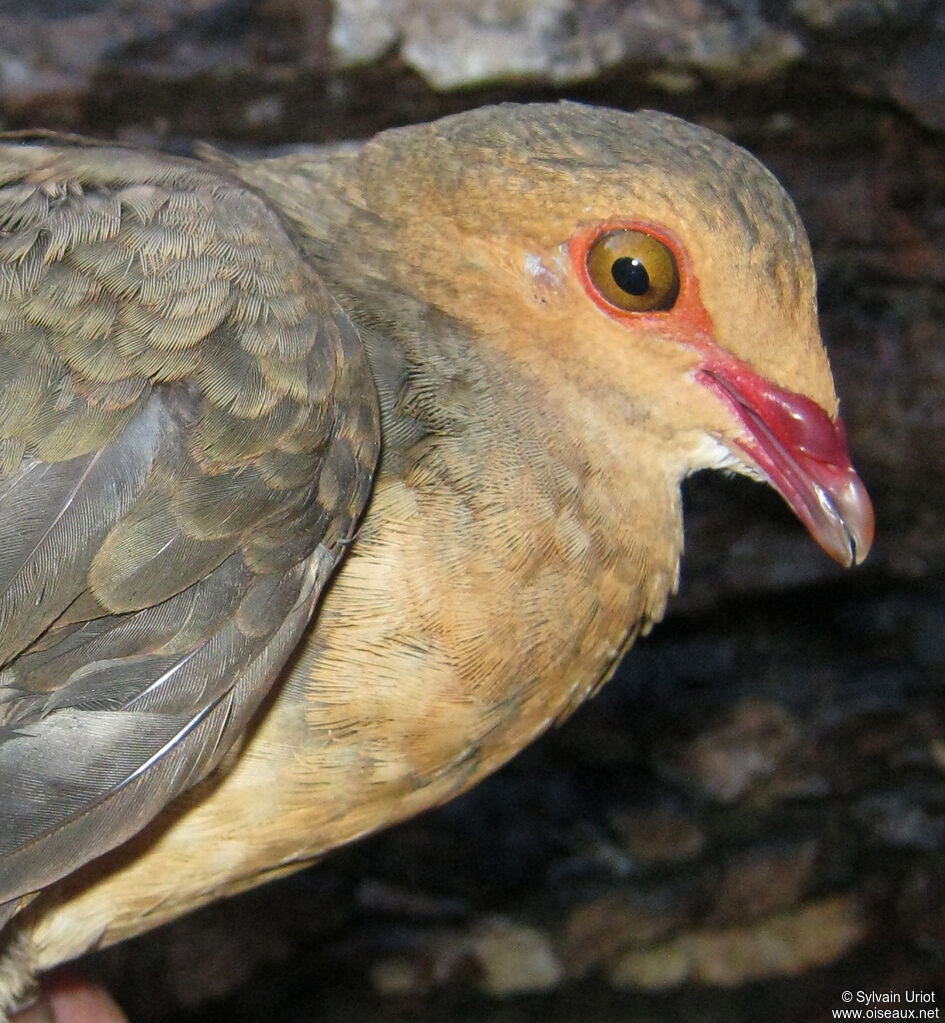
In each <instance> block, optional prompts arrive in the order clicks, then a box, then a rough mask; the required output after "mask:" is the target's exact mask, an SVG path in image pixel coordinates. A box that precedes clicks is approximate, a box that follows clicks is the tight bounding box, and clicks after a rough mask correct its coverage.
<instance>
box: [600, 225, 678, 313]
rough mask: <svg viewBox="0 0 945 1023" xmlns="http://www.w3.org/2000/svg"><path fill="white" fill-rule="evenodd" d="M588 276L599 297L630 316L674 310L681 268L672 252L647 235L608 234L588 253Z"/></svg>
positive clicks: (623, 231)
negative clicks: (631, 314) (632, 314)
mask: <svg viewBox="0 0 945 1023" xmlns="http://www.w3.org/2000/svg"><path fill="white" fill-rule="evenodd" d="M587 273H588V276H589V277H590V279H591V282H592V283H593V285H594V287H595V288H597V291H598V293H599V294H600V296H601V297H602V298H603V299H604V300H605V301H606V302H609V303H610V305H612V306H616V307H617V308H618V309H623V310H625V311H626V312H630V313H652V312H658V311H661V310H666V309H672V307H673V304H674V303H675V301H676V299H677V297H678V296H679V268H678V267H677V266H676V257H675V256H674V255H673V253H672V251H671V250H670V249H669V248H668V247H667V246H666V245H664V244H663V243H662V242H661V241H660V240H659V239H658V238H654V237H653V235H651V234H646V233H645V232H644V231H629V230H619V231H608V232H607V234H602V235H601V236H600V238H598V239H597V241H596V242H594V244H593V245H592V246H591V247H590V249H589V250H588V253H587Z"/></svg>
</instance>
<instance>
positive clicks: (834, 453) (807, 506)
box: [696, 356, 874, 566]
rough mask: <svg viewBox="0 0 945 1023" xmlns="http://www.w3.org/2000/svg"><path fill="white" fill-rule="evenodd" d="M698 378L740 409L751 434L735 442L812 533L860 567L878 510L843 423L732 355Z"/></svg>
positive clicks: (708, 364)
mask: <svg viewBox="0 0 945 1023" xmlns="http://www.w3.org/2000/svg"><path fill="white" fill-rule="evenodd" d="M696 377H697V379H698V380H699V381H700V382H701V383H702V384H703V385H704V386H705V387H708V388H709V390H711V391H713V392H714V393H715V394H716V395H718V396H719V397H720V398H721V399H722V400H723V401H724V402H725V403H726V404H727V405H728V407H729V408H730V409H731V411H732V412H734V414H735V415H736V417H737V418H738V420H739V422H740V423H741V424H742V426H743V427H744V430H745V432H744V434H743V435H742V436H740V437H738V438H736V439H735V444H736V445H737V446H738V447H739V448H740V449H741V451H742V452H743V453H744V454H745V455H746V456H747V458H748V461H749V462H751V463H752V464H753V465H754V466H755V467H756V468H757V469H758V470H759V472H761V474H762V475H763V476H764V477H765V478H766V479H767V480H768V481H769V482H770V483H771V485H772V486H773V487H774V488H775V490H777V491H778V493H779V494H781V496H782V497H783V498H784V499H785V501H787V503H788V504H789V505H790V506H791V508H793V509H794V512H795V514H796V515H797V517H798V518H799V519H800V520H801V521H802V522H803V523H804V525H805V526H807V528H808V530H809V531H810V534H811V536H813V538H814V539H815V540H816V541H817V542H818V543H819V544H820V546H821V547H823V549H824V550H825V551H826V552H827V553H828V554H829V555H830V556H831V557H833V558H835V559H836V560H837V561H839V562H840V564H841V565H845V566H850V565H853V564H859V563H860V562H861V561H862V560H863V559H864V558H865V557H866V555H867V553H868V552H869V549H870V546H871V545H872V543H873V530H874V518H873V505H872V502H871V501H870V498H869V494H867V492H866V487H864V486H863V483H862V481H861V480H860V477H859V476H858V475H857V474H856V470H855V469H854V468H853V465H852V463H851V461H850V454H849V452H848V450H847V440H846V431H845V430H844V427H843V422H842V421H841V420H840V418H839V417H838V418H837V419H831V418H830V416H829V415H828V414H827V413H826V412H825V411H824V410H823V409H822V408H821V407H820V406H819V405H817V404H816V403H815V402H813V401H811V400H810V399H809V398H805V397H804V396H803V395H801V394H795V393H793V392H792V391H786V390H784V389H783V388H780V387H778V386H777V385H775V384H773V383H772V382H771V381H770V380H765V379H764V378H763V377H760V376H759V375H758V374H757V373H755V372H753V371H752V370H751V369H750V368H749V367H748V366H747V365H745V364H744V363H743V362H741V361H740V360H738V359H734V358H732V357H730V356H729V357H728V358H726V359H725V360H724V363H722V362H717V361H716V360H711V361H707V362H705V363H703V365H702V366H701V367H700V368H699V369H698V370H697V371H696Z"/></svg>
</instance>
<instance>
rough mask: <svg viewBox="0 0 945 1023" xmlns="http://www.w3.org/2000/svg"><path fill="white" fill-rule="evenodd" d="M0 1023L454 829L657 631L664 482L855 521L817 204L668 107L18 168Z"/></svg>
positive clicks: (675, 558) (8, 189) (672, 507)
mask: <svg viewBox="0 0 945 1023" xmlns="http://www.w3.org/2000/svg"><path fill="white" fill-rule="evenodd" d="M0 364H2V373H0V621H2V626H3V627H2V630H0V647H2V655H3V662H2V663H3V668H2V673H0V905H2V910H0V919H2V920H3V921H4V927H3V930H2V932H0V1012H3V1011H7V1012H8V1011H10V1009H11V1008H12V1007H13V1006H14V1005H15V1004H16V1002H17V1000H18V999H20V998H22V997H24V995H25V994H26V993H28V991H29V989H30V986H31V984H32V983H33V982H34V980H35V978H36V977H37V975H39V974H40V973H42V971H44V970H47V969H49V968H51V967H52V966H54V965H56V964H57V963H60V962H63V961H65V960H68V959H71V958H74V957H76V956H79V955H81V954H83V953H84V952H86V951H88V950H90V949H93V948H98V947H103V946H105V945H108V944H111V943H113V942H116V941H120V940H122V939H124V938H127V937H130V936H132V935H134V934H136V933H139V932H141V931H143V930H146V929H148V928H151V927H154V926H157V925H158V924H161V923H163V922H165V921H167V920H170V919H173V918H174V917H176V916H178V915H180V914H182V913H185V912H187V911H188V910H190V909H192V908H194V907H196V906H199V905H202V904H204V903H206V902H209V901H211V900H213V899H216V898H219V897H222V896H224V895H228V894H232V893H234V892H237V891H239V890H242V889H245V888H247V887H250V886H252V885H256V884H259V883H261V882H263V881H265V880H267V879H270V878H273V877H276V876H278V875H280V874H284V873H287V872H289V871H293V870H296V869H299V868H300V867H302V866H304V865H306V864H309V863H311V862H313V861H314V860H316V859H318V858H319V857H321V856H323V855H324V854H325V853H327V852H328V851H330V850H331V849H334V848H337V847H339V846H341V845H343V844H345V843H349V842H352V841H354V840H356V839H357V838H359V837H361V836H363V835H366V834H369V833H371V832H373V831H376V830H378V829H379V828H383V827H385V826H388V825H390V824H392V823H394V822H396V821H399V820H402V819H404V818H406V817H408V816H411V815H413V814H416V813H418V812H420V811H422V810H424V809H426V808H429V807H431V806H435V805H438V804H441V803H443V802H444V801H446V800H448V799H451V798H452V797H454V796H456V795H457V794H458V793H460V792H462V791H464V790H465V789H467V788H469V787H470V786H471V785H473V784H475V783H476V782H477V781H479V780H480V779H482V778H483V777H484V776H485V775H487V774H489V773H490V772H492V771H494V770H496V769H497V768H498V767H499V766H500V765H501V764H503V763H504V762H505V761H507V760H508V759H509V758H510V757H512V756H513V755H514V754H515V753H516V752H518V751H519V750H520V749H521V748H522V747H523V746H525V745H526V744H527V743H529V742H530V741H532V740H533V739H534V738H535V737H536V736H538V735H539V734H541V733H542V732H543V731H544V730H546V729H547V728H548V727H549V726H550V725H552V724H553V723H555V722H558V721H561V720H562V719H563V718H565V717H566V716H567V715H568V714H569V713H571V712H572V711H573V710H574V709H575V708H576V707H577V706H578V705H579V704H580V703H581V701H582V700H584V699H585V698H587V697H588V696H589V695H591V694H592V693H593V692H595V691H596V690H597V689H598V688H599V687H600V686H601V685H602V684H603V683H604V682H606V681H607V679H608V678H609V677H610V676H611V675H612V673H613V672H614V670H615V669H616V667H617V665H618V664H619V662H620V660H621V658H622V657H623V655H624V653H625V652H626V651H627V649H628V648H629V647H630V646H631V644H632V643H633V642H634V640H635V639H636V638H637V637H638V636H639V635H641V634H642V633H645V632H646V631H648V630H649V629H650V628H651V626H652V625H653V624H654V623H656V622H657V621H658V620H659V619H660V618H661V616H662V615H663V613H664V610H665V608H666V605H667V601H668V599H669V597H670V595H671V594H672V593H673V592H674V590H675V588H676V586H677V583H678V579H679V566H680V558H681V555H682V550H683V517H682V499H681V489H680V488H681V483H682V481H683V480H684V479H685V478H686V477H687V476H689V475H690V474H692V473H694V472H697V471H699V470H703V469H718V470H722V471H724V472H728V473H738V474H743V475H747V476H749V477H752V478H755V479H757V480H761V481H764V482H766V483H767V484H769V485H771V486H772V487H774V489H775V490H777V491H778V492H779V493H780V494H781V495H782V497H783V498H784V500H785V501H786V502H787V504H788V505H789V506H790V507H791V509H793V511H794V512H795V513H796V515H797V517H798V518H799V519H800V521H801V522H802V523H803V525H804V526H805V527H806V528H807V530H808V531H809V532H810V534H811V535H812V537H813V538H814V540H815V541H817V543H819V544H820V545H821V546H822V547H823V548H824V549H825V551H826V552H827V553H828V554H830V555H831V556H832V557H834V558H835V559H836V560H837V561H839V562H840V563H841V564H843V565H848V566H849V565H853V564H856V563H859V562H861V561H862V560H863V558H864V557H865V556H866V553H867V551H868V550H869V547H870V544H871V542H872V537H873V529H874V524H873V512H872V507H871V504H870V501H869V497H868V495H867V492H866V489H865V487H864V485H863V483H862V482H861V480H860V478H859V476H858V475H857V473H856V471H855V470H854V468H853V466H852V463H851V459H850V455H849V453H848V449H847V442H846V438H845V432H844V426H843V423H842V420H841V419H840V418H839V415H838V400H837V396H836V393H835V389H834V384H833V380H832V376H831V371H830V366H829V362H828V358H827V355H826V352H825V350H824V346H823V343H822V340H821V337H820V332H819V328H818V321H817V308H816V297H815V276H814V269H813V263H812V258H811V252H810V247H809V244H808V241H807V237H806V235H805V232H804V228H803V226H802V224H801V222H800V219H799V216H798V214H797V211H796V210H795V208H794V206H793V204H792V203H791V201H790V199H789V198H788V197H787V195H786V194H785V192H784V191H783V189H782V188H781V186H780V185H779V184H778V182H777V181H776V180H775V179H774V177H773V176H772V175H771V174H770V173H769V172H768V171H767V170H766V169H765V168H764V167H763V166H762V165H761V164H760V163H759V162H758V161H757V160H755V159H754V158H753V157H752V156H750V155H749V154H748V153H747V152H745V151H744V150H743V149H741V148H739V147H737V146H736V145H734V144H733V143H731V142H729V141H727V140H725V139H723V138H722V137H720V136H719V135H716V134H714V133H713V132H711V131H709V130H707V129H705V128H701V127H697V126H694V125H691V124H688V123H686V122H684V121H681V120H679V119H677V118H674V117H671V116H668V115H665V114H660V113H654V112H638V113H625V112H621V111H615V110H606V109H600V108H593V107H587V106H583V105H580V104H574V103H559V104H533V105H503V106H497V107H485V108H481V109H478V110H473V111H469V112H466V113H462V114H458V115H454V116H451V117H447V118H445V119H443V120H440V121H436V122H434V123H431V124H427V125H418V126H410V127H405V128H398V129H392V130H390V131H386V132H383V133H381V134H380V135H378V136H377V137H375V138H374V139H372V140H370V141H368V142H365V143H361V144H357V145H351V146H345V147H343V148H340V149H337V150H332V151H329V152H321V153H314V154H313V153H304V152H298V153H294V154H289V155H283V156H277V157H272V158H267V159H261V160H249V161H240V160H236V159H233V158H230V157H227V156H224V155H222V154H219V153H216V152H214V151H213V150H210V149H207V148H204V149H202V150H200V151H199V152H198V155H197V157H196V158H193V159H188V158H177V157H171V156H166V155H161V154H158V153H153V152H146V151H143V150H139V149H135V148H132V147H129V146H125V145H121V144H118V143H108V142H103V143H94V142H90V141H88V140H84V139H80V138H75V137H71V136H57V135H54V134H48V133H32V134H30V133H26V134H22V135H18V136H7V137H5V138H4V139H3V140H2V143H0Z"/></svg>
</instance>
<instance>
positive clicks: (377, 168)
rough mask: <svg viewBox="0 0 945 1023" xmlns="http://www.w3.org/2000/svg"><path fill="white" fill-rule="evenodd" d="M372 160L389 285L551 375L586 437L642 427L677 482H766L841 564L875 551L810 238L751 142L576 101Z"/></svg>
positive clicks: (417, 133)
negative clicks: (711, 475)
mask: <svg viewBox="0 0 945 1023" xmlns="http://www.w3.org/2000/svg"><path fill="white" fill-rule="evenodd" d="M358 162H359V169H358V177H357V182H358V184H357V189H359V190H360V192H361V194H362V196H363V197H364V200H363V201H364V205H365V207H369V209H370V211H371V215H372V217H373V218H375V220H376V221H379V224H378V230H377V232H376V235H375V242H374V243H373V244H374V245H376V246H379V247H380V248H382V249H383V248H384V246H385V244H387V245H388V246H389V249H388V251H386V252H385V253H384V257H385V270H384V287H385V288H391V289H393V290H394V291H400V290H403V291H404V292H408V291H409V292H410V293H411V294H413V295H417V296H419V297H420V298H421V300H422V301H423V302H425V303H428V304H429V305H432V306H434V307H436V308H438V309H440V310H443V311H446V312H447V313H448V314H449V315H450V316H451V317H453V318H455V319H458V320H459V321H461V322H462V323H464V324H467V325H468V326H469V329H470V330H474V331H475V335H476V337H477V338H478V339H480V342H481V343H482V344H484V345H486V346H491V347H492V348H493V349H494V351H495V355H496V357H501V358H505V359H509V360H511V361H512V362H513V363H515V364H516V366H517V367H518V368H519V370H520V371H522V372H524V373H526V374H531V376H532V378H533V380H534V381H535V385H536V386H537V387H544V388H545V389H546V390H547V389H548V388H549V385H551V384H553V385H554V386H553V389H554V392H555V394H556V396H557V398H556V400H557V401H558V402H559V403H561V404H566V405H567V406H568V408H569V411H570V414H571V415H576V416H578V417H579V418H580V419H581V421H582V423H583V425H584V430H583V432H582V435H583V436H584V437H585V438H586V439H587V442H588V443H593V444H596V445H597V446H598V448H600V447H607V446H609V447H611V448H613V449H614V454H615V455H616V456H617V457H620V456H621V455H622V454H626V453H627V446H628V445H639V443H640V436H641V431H640V429H639V427H640V426H641V424H642V425H643V426H644V427H645V430H644V431H643V432H644V434H645V437H646V443H648V444H649V445H651V446H653V447H654V448H656V449H658V457H659V458H660V459H661V460H662V462H663V464H665V465H667V466H668V467H669V470H670V471H671V472H672V473H673V474H675V476H676V478H679V479H681V478H682V477H684V476H685V475H687V474H689V473H691V472H694V471H697V470H699V469H703V468H723V469H728V470H731V471H735V472H739V473H743V474H745V475H749V476H753V477H755V478H759V479H764V480H767V481H768V482H769V483H770V484H772V485H773V486H774V487H775V489H776V490H777V491H778V492H779V493H780V494H781V495H782V496H783V497H784V499H785V500H786V501H787V503H788V504H789V505H790V507H791V508H792V509H793V510H794V512H795V513H796V514H797V515H798V517H799V518H800V519H801V521H802V522H803V523H804V524H805V525H806V526H807V528H808V530H809V531H810V532H811V534H812V535H813V537H814V538H815V539H816V540H817V541H818V542H819V543H820V544H821V546H822V547H823V548H824V549H825V550H826V551H827V552H828V553H829V554H831V555H832V556H833V557H834V558H836V559H837V560H838V561H840V562H841V563H843V564H846V565H849V564H852V563H854V562H860V561H862V559H863V558H864V557H865V556H866V553H867V551H868V550H869V547H870V544H871V542H872V535H873V512H872V506H871V504H870V501H869V497H868V495H867V493H866V490H865V488H864V486H863V484H862V482H861V481H860V479H859V477H858V476H857V474H856V472H855V471H854V469H853V466H852V464H851V461H850V456H849V454H848V451H847V445H846V439H845V433H844V427H843V423H842V421H841V420H840V418H839V416H838V403H837V397H836V393H835V390H834V385H833V379H832V376H831V371H830V365H829V362H828V359H827V355H826V352H825V350H824V347H823V344H822V342H821V337H820V331H819V328H818V322H817V308H816V294H815V291H816V284H815V277H814V269H813V263H812V259H811V252H810V246H809V244H808V241H807V236H806V234H805V231H804V228H803V225H802V224H801V221H800V219H799V216H798V214H797V211H796V209H795V208H794V205H793V203H792V202H791V200H790V199H789V198H788V196H787V195H786V193H785V192H784V190H783V189H782V188H781V186H780V185H779V184H778V182H777V181H776V179H775V178H774V177H773V176H772V175H771V174H770V172H768V171H767V170H766V169H765V168H764V167H763V166H762V165H761V164H760V163H759V162H758V161H757V160H756V159H754V158H753V157H752V156H751V155H749V154H748V153H747V152H746V151H745V150H743V149H741V148H740V147H738V146H736V145H734V144H733V143H731V142H729V141H728V140H726V139H724V138H722V137H721V136H719V135H716V134H715V133H713V132H711V131H709V130H707V129H705V128H701V127H697V126H694V125H692V124H689V123H687V122H685V121H682V120H679V119H677V118H674V117H670V116H668V115H665V114H659V113H653V112H646V111H645V112H640V113H635V114H627V113H623V112H618V111H613V110H602V109H599V108H590V107H585V106H582V105H578V104H572V103H561V104H556V105H531V106H513V105H509V106H504V107H498V108H496V107H493V108H483V109H482V110H478V111H472V112H468V113H465V114H461V115H457V116H455V117H451V118H445V119H443V120H441V121H438V122H435V123H434V124H431V125H426V126H422V127H419V128H409V129H395V130H394V131H390V132H386V133H383V134H382V135H380V136H379V137H378V138H377V139H376V140H374V141H373V142H371V143H369V144H368V145H367V146H366V147H365V148H364V150H363V151H362V152H361V154H360V157H359V161H358ZM378 238H380V239H385V238H386V239H387V242H386V243H385V241H383V240H377V239H378ZM369 264H370V259H369V258H366V259H365V261H364V262H363V263H362V265H363V266H368V265H369ZM621 445H623V447H621Z"/></svg>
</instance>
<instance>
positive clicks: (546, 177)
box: [380, 103, 806, 251]
mask: <svg viewBox="0 0 945 1023" xmlns="http://www.w3.org/2000/svg"><path fill="white" fill-rule="evenodd" d="M426 127H427V131H426V134H425V135H424V136H422V137H418V136H417V135H416V133H415V130H408V131H405V132H402V133H401V132H398V131H394V132H388V133H385V134H384V135H382V136H381V137H380V138H381V139H384V141H385V146H387V145H390V144H394V145H395V147H396V148H397V149H401V150H402V151H403V154H402V155H403V157H404V160H403V163H402V164H401V174H402V175H403V176H404V177H409V176H410V174H411V170H412V171H413V172H414V173H417V174H419V178H420V181H421V182H422V183H423V185H424V186H425V190H426V193H427V195H428V197H431V198H432V197H433V196H436V195H437V193H438V198H439V199H440V200H441V201H444V202H445V203H448V204H449V205H450V206H451V207H452V213H453V216H455V217H457V218H459V219H463V210H464V208H467V209H469V210H470V211H472V210H473V209H474V208H475V214H476V216H477V218H480V222H481V218H482V216H483V213H484V210H488V209H492V210H494V211H495V216H496V219H498V217H500V216H504V215H505V213H504V207H506V206H507V205H508V203H509V202H514V203H515V204H516V206H517V212H518V214H519V216H520V218H521V221H524V222H527V221H528V220H529V219H530V217H529V210H530V209H533V210H535V212H536V213H540V218H541V221H542V222H543V223H545V224H547V223H548V222H549V221H554V220H555V219H556V217H555V213H556V212H558V213H559V214H560V215H561V216H562V217H567V218H568V219H569V220H571V221H572V222H573V219H574V217H575V214H576V213H579V212H581V211H582V210H583V211H586V212H587V213H588V214H589V215H602V214H604V213H605V211H606V210H608V208H612V207H616V206H620V207H624V208H622V209H610V210H609V211H610V213H611V215H632V214H633V212H634V211H633V210H628V209H626V207H628V206H633V205H643V204H646V205H647V206H648V207H650V209H653V208H662V209H663V210H665V211H667V212H670V211H672V210H673V209H679V210H680V211H682V210H683V209H684V211H685V216H686V217H687V218H690V219H691V218H692V217H693V216H695V217H697V218H698V219H699V220H702V221H703V222H704V224H705V226H706V227H708V228H710V229H713V230H715V229H719V228H721V227H723V226H727V227H728V228H729V230H733V231H735V232H736V233H738V234H740V235H741V236H742V237H743V239H744V242H745V244H747V245H749V246H755V245H769V246H772V247H775V248H777V247H780V246H782V245H783V246H785V247H787V248H789V249H791V250H794V251H796V246H797V245H798V244H801V245H805V244H806V237H805V235H804V230H803V227H802V226H801V223H800V220H799V217H798V215H797V212H796V210H795V208H794V205H793V204H792V203H791V201H790V199H789V198H788V196H787V195H786V194H785V192H784V190H783V189H782V188H781V186H780V185H779V184H778V182H777V180H776V179H775V178H774V176H773V175H772V174H771V173H770V172H769V171H768V170H767V169H766V168H765V167H764V166H763V165H762V164H761V163H760V162H759V161H758V160H756V159H755V158H754V157H753V156H751V155H750V154H749V153H747V152H746V151H745V150H744V149H742V148H741V147H739V146H736V145H735V144H734V143H732V142H730V141H728V140H727V139H725V138H723V137H722V136H720V135H717V134H716V133H715V132H712V131H710V130H708V129H707V128H702V127H699V126H697V125H693V124H690V123H688V122H686V121H683V120H680V119H679V118H676V117H672V116H670V115H668V114H661V113H657V112H654V111H640V112H637V113H632V114H630V113H625V112H623V111H618V110H607V109H602V108H599V107H587V106H583V105H581V104H577V103H558V104H528V105H512V104H509V105H505V106H499V107H485V108H481V109H479V110H474V111H469V112H466V113H464V114H459V115H456V116H454V117H447V118H444V119H442V120H440V121H437V122H434V123H433V124H430V125H428V126H426ZM398 136H399V137H398ZM388 173H389V165H388ZM483 193H485V196H488V198H489V199H490V202H489V203H487V204H484V203H483V202H482V201H481V200H482V198H484V195H483Z"/></svg>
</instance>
